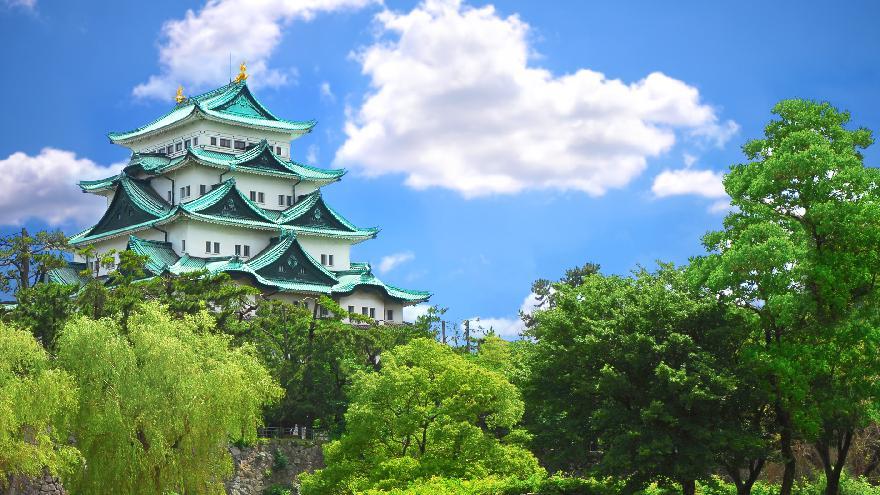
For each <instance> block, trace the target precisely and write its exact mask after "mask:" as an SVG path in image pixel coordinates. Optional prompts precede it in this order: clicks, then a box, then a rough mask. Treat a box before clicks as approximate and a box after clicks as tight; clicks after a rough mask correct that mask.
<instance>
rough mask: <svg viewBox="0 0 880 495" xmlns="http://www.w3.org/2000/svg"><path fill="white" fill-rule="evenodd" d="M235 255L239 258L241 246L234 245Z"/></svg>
mask: <svg viewBox="0 0 880 495" xmlns="http://www.w3.org/2000/svg"><path fill="white" fill-rule="evenodd" d="M235 255H236V256H241V244H236V245H235Z"/></svg>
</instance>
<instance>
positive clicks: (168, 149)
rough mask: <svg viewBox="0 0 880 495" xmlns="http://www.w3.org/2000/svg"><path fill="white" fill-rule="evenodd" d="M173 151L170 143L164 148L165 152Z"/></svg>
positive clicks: (168, 153) (167, 153)
mask: <svg viewBox="0 0 880 495" xmlns="http://www.w3.org/2000/svg"><path fill="white" fill-rule="evenodd" d="M173 152H174V148H172V147H171V145H170V144H169V145H168V147H166V148H165V154H166V155H170V154H171V153H173Z"/></svg>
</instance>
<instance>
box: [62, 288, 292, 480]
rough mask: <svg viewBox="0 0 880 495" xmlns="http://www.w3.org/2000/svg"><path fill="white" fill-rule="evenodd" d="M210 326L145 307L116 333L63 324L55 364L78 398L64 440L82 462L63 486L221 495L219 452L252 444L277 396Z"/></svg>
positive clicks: (107, 324) (249, 355) (88, 324)
mask: <svg viewBox="0 0 880 495" xmlns="http://www.w3.org/2000/svg"><path fill="white" fill-rule="evenodd" d="M211 324H212V322H211V318H210V317H209V316H208V315H206V314H201V315H197V316H194V317H187V318H184V319H175V318H173V317H172V316H171V315H169V314H168V313H167V312H166V311H165V310H164V309H163V308H161V307H159V306H157V305H154V304H150V305H146V306H143V307H142V308H140V309H139V310H138V311H136V312H135V313H133V314H132V316H131V318H130V319H129V321H128V325H127V328H125V329H123V328H122V326H121V325H120V324H119V323H118V322H116V321H114V320H112V319H109V318H105V319H101V320H92V319H89V318H85V317H77V318H75V319H73V320H71V321H70V322H69V323H68V324H67V326H66V327H65V329H64V331H63V332H62V334H61V336H60V338H59V340H58V343H57V348H58V361H59V364H60V365H61V367H62V368H63V369H65V370H67V371H68V372H69V373H70V374H71V375H72V376H73V378H74V380H75V382H76V385H77V387H78V388H79V408H78V412H77V414H76V416H75V419H74V421H73V425H74V427H73V431H72V433H73V435H74V437H75V438H76V447H77V448H78V449H79V450H80V452H82V454H83V456H84V457H85V459H86V461H87V464H86V467H85V469H84V470H81V471H77V472H76V473H75V474H74V476H72V477H71V478H70V479H69V480H68V486H70V487H71V488H72V489H73V490H74V492H75V493H76V492H82V493H100V492H103V491H104V489H106V487H114V491H119V492H123V493H132V494H134V493H143V494H162V493H165V492H167V491H169V490H177V491H179V492H180V493H215V492H217V491H218V490H220V491H222V483H221V481H222V479H223V478H224V477H226V476H229V475H230V474H231V469H232V462H231V459H230V457H229V453H228V451H227V446H228V442H229V441H236V440H245V441H251V442H252V441H254V440H255V439H256V428H257V426H259V425H260V424H261V423H262V407H263V406H264V405H266V404H267V403H271V402H273V401H274V400H276V399H277V398H278V397H279V396H280V395H281V390H280V389H279V388H278V386H277V385H276V384H275V383H274V382H273V381H272V379H271V377H270V376H269V374H268V373H267V371H266V370H265V369H264V368H263V367H262V366H261V365H260V362H259V359H258V358H257V357H256V355H255V353H254V352H253V349H252V348H251V347H248V346H244V347H237V348H233V347H231V346H230V337H228V336H225V335H218V334H213V333H210V332H207V331H206V330H207V329H208V328H210V326H211Z"/></svg>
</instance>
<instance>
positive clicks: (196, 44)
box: [133, 0, 377, 99]
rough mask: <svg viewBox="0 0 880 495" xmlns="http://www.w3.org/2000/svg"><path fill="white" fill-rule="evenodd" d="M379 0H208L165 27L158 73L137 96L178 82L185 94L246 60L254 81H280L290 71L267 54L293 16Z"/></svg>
mask: <svg viewBox="0 0 880 495" xmlns="http://www.w3.org/2000/svg"><path fill="white" fill-rule="evenodd" d="M376 1H377V0H262V1H258V2H255V1H253V0H208V2H207V3H206V4H205V6H204V7H202V8H201V10H199V11H198V12H193V11H192V10H187V11H186V14H185V15H184V17H183V19H173V20H169V21H167V22H165V24H164V25H163V26H162V36H161V42H160V45H159V66H160V71H159V74H156V75H152V76H150V78H149V79H148V80H147V82H145V83H142V84H139V85H137V86H136V87H135V88H134V90H133V93H134V95H135V96H137V97H153V98H160V99H171V98H173V97H174V91H175V88H176V87H177V85H178V84H183V85H184V86H185V88H186V90H187V94H192V93H193V92H195V91H198V90H201V89H205V88H208V87H213V86H217V85H219V84H223V83H225V82H226V81H228V80H229V56H230V55H231V56H232V73H233V75H235V74H237V73H238V64H239V62H240V61H242V60H245V61H247V63H248V74H249V75H250V76H251V78H250V79H248V82H249V83H250V84H251V85H253V86H280V85H283V84H286V83H287V82H288V79H289V77H291V75H292V72H290V71H289V70H288V71H285V70H281V69H277V68H271V67H269V64H268V59H269V57H270V56H271V55H272V52H273V51H274V50H275V48H276V47H277V46H278V44H279V43H280V42H281V38H282V36H283V33H282V31H283V28H284V27H285V26H286V25H287V24H289V23H290V22H292V21H294V20H302V21H310V20H311V19H313V18H314V17H315V15H317V14H318V13H321V12H333V11H338V10H343V9H358V8H362V7H364V6H366V5H369V4H371V3H374V2H376Z"/></svg>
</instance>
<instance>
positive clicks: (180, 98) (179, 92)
mask: <svg viewBox="0 0 880 495" xmlns="http://www.w3.org/2000/svg"><path fill="white" fill-rule="evenodd" d="M174 100H175V101H177V104H178V105H179V104H181V103H183V102H184V101H186V96H183V86H178V87H177V96H175V97H174Z"/></svg>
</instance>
